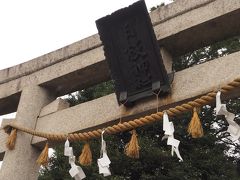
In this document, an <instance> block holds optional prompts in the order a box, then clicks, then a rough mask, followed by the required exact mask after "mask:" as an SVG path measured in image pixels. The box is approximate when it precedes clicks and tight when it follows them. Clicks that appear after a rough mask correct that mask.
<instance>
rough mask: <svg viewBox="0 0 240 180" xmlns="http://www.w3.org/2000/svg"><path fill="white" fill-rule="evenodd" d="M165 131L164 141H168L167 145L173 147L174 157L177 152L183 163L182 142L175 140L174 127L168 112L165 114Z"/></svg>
mask: <svg viewBox="0 0 240 180" xmlns="http://www.w3.org/2000/svg"><path fill="white" fill-rule="evenodd" d="M163 131H165V132H164V136H163V138H162V140H164V139H167V145H170V146H172V152H171V154H172V156H173V155H174V152H175V153H176V155H177V157H178V158H179V161H183V159H182V157H181V155H180V152H179V144H180V141H179V140H177V139H175V138H174V125H173V123H172V122H170V121H169V118H168V115H167V113H166V112H164V113H163Z"/></svg>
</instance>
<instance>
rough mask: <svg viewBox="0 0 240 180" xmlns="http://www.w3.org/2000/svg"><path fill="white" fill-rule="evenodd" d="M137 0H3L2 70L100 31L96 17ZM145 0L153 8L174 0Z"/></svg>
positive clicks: (0, 6)
mask: <svg viewBox="0 0 240 180" xmlns="http://www.w3.org/2000/svg"><path fill="white" fill-rule="evenodd" d="M136 1H137V0H119V1H114V0H87V1H86V0H84V1H83V0H0V58H1V59H0V70H1V69H5V68H7V67H11V66H13V65H16V64H20V63H23V62H25V61H28V60H31V59H33V58H35V57H38V56H41V55H43V54H46V53H48V52H51V51H54V50H56V49H59V48H61V47H64V46H66V45H68V44H71V43H73V42H76V41H79V40H81V39H83V38H85V37H88V36H91V35H93V34H96V33H97V28H96V25H95V20H97V19H99V18H101V17H103V16H105V15H107V14H110V13H112V12H114V11H116V10H118V9H120V8H123V7H126V6H128V5H130V4H132V3H134V2H136ZM145 2H146V5H147V8H148V10H149V9H150V8H151V7H153V6H156V5H159V4H161V3H162V2H165V3H170V2H171V0H145ZM13 117H15V113H13V114H10V115H5V116H0V124H1V121H2V118H13ZM0 166H1V162H0Z"/></svg>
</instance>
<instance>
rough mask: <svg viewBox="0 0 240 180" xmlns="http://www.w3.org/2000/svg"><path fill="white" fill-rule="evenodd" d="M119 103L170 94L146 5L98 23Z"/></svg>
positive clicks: (106, 17) (143, 3) (130, 8)
mask: <svg viewBox="0 0 240 180" xmlns="http://www.w3.org/2000/svg"><path fill="white" fill-rule="evenodd" d="M96 25H97V28H98V31H99V35H100V39H101V40H102V43H103V46H104V53H105V57H106V60H107V62H108V64H109V68H110V71H111V76H112V79H113V80H114V82H115V89H116V95H117V99H118V102H119V103H125V102H126V101H127V103H125V105H127V106H130V105H132V104H133V103H134V102H135V101H136V100H139V99H141V98H144V97H147V96H151V95H153V91H155V92H159V91H160V92H161V93H160V95H161V94H166V93H167V92H169V90H170V85H169V80H168V75H167V72H166V69H165V67H164V64H163V61H162V57H161V55H160V50H159V47H158V44H157V39H156V36H155V34H154V31H153V28H152V23H151V20H150V17H149V14H148V11H147V8H146V5H145V2H144V1H142V0H141V1H138V2H136V3H134V4H132V5H130V6H129V7H127V8H124V9H120V10H118V11H116V12H114V13H112V14H111V15H108V16H105V17H103V18H101V19H98V20H97V21H96Z"/></svg>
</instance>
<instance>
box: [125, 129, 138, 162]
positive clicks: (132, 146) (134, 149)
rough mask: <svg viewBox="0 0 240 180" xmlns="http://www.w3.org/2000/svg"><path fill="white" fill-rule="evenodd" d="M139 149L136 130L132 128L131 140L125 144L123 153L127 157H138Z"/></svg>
mask: <svg viewBox="0 0 240 180" xmlns="http://www.w3.org/2000/svg"><path fill="white" fill-rule="evenodd" d="M139 149H140V147H139V145H138V139H137V133H136V130H135V129H133V130H132V137H131V140H130V141H129V143H128V144H127V145H126V146H125V154H126V155H127V156H128V157H131V158H136V159H138V158H139Z"/></svg>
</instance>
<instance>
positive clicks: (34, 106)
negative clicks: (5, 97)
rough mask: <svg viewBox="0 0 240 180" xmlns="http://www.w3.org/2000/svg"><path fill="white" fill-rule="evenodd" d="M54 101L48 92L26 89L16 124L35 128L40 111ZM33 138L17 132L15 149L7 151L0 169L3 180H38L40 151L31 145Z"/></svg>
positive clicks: (40, 89) (41, 89) (31, 88)
mask: <svg viewBox="0 0 240 180" xmlns="http://www.w3.org/2000/svg"><path fill="white" fill-rule="evenodd" d="M53 99H54V97H52V96H51V95H50V94H49V93H48V91H46V90H45V89H43V88H41V87H39V86H31V87H27V88H24V90H23V91H22V95H21V99H20V102H19V106H18V110H17V115H16V123H17V124H19V125H22V126H24V127H28V128H33V129H34V128H35V126H36V121H37V118H38V115H39V113H40V110H41V109H42V107H43V106H45V105H47V104H48V103H49V102H51V101H52V100H53ZM31 140H32V136H31V135H29V134H26V133H23V132H21V131H19V132H17V139H16V145H15V149H14V150H12V151H9V150H6V152H5V155H4V159H3V164H2V167H1V169H0V179H1V180H16V179H17V180H33V179H37V177H38V171H39V166H38V165H37V164H36V160H37V158H38V156H39V154H40V151H39V150H38V149H36V148H35V147H33V146H32V145H31Z"/></svg>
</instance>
